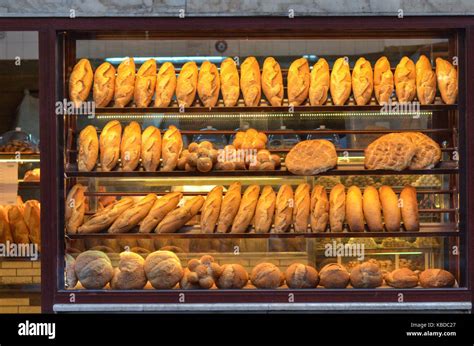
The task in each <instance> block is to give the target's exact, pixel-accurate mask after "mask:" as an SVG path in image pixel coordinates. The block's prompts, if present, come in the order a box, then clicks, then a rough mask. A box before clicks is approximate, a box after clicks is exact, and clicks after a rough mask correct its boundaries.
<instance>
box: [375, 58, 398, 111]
mask: <svg viewBox="0 0 474 346" xmlns="http://www.w3.org/2000/svg"><path fill="white" fill-rule="evenodd" d="M393 88H394V85H393V72H392V69H391V67H390V61H388V59H387V57H385V56H383V57H381V58H379V59H378V60H377V62H376V63H375V66H374V92H375V98H376V99H377V102H378V103H379V104H384V103H388V102H389V101H390V97H391V95H392V93H393Z"/></svg>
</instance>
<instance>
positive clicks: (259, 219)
mask: <svg viewBox="0 0 474 346" xmlns="http://www.w3.org/2000/svg"><path fill="white" fill-rule="evenodd" d="M275 202H276V194H275V191H273V188H272V187H271V186H269V185H267V186H265V187H264V188H263V189H262V194H261V195H260V198H259V199H258V202H257V207H256V208H255V217H254V220H253V225H254V228H255V232H256V233H268V232H270V228H271V227H272V222H273V214H274V212H275Z"/></svg>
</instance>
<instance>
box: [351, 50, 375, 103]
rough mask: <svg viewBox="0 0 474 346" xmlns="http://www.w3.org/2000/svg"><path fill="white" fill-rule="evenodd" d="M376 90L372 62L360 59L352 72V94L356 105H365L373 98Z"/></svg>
mask: <svg viewBox="0 0 474 346" xmlns="http://www.w3.org/2000/svg"><path fill="white" fill-rule="evenodd" d="M373 90H374V74H373V71H372V65H371V64H370V61H368V60H366V59H365V58H359V59H358V60H357V61H356V64H355V65H354V69H353V70H352V92H353V94H354V99H355V101H356V104H358V105H365V104H367V103H368V102H369V101H370V98H371V97H372V91H373Z"/></svg>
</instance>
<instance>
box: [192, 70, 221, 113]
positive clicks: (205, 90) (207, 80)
mask: <svg viewBox="0 0 474 346" xmlns="http://www.w3.org/2000/svg"><path fill="white" fill-rule="evenodd" d="M220 87H221V83H220V78H219V71H218V70H217V67H216V65H214V64H212V63H210V62H209V61H204V62H203V63H202V65H201V68H200V69H199V75H198V84H197V92H198V95H199V98H200V99H201V102H202V104H203V105H204V107H209V108H211V107H214V106H215V105H216V104H217V101H218V100H219V91H220Z"/></svg>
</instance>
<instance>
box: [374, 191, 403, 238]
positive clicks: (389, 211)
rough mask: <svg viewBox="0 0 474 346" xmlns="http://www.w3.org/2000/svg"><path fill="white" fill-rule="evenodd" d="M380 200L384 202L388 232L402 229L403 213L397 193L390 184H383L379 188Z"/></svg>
mask: <svg viewBox="0 0 474 346" xmlns="http://www.w3.org/2000/svg"><path fill="white" fill-rule="evenodd" d="M379 196H380V201H381V203H382V212H383V220H384V223H385V229H386V230H387V232H398V231H400V222H401V218H402V217H401V213H400V207H399V204H398V198H397V194H396V193H395V192H394V191H393V189H392V188H391V187H390V186H386V185H384V186H381V187H380V189H379Z"/></svg>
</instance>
